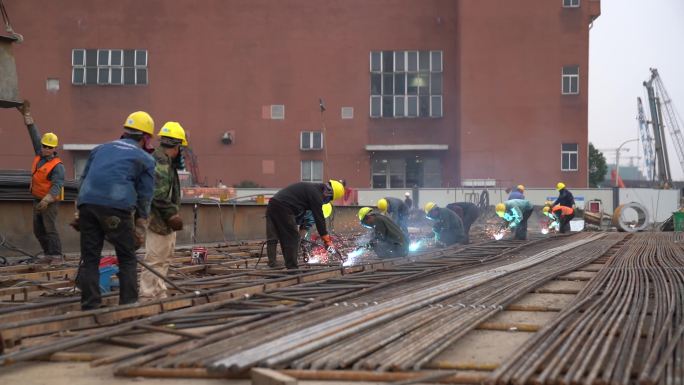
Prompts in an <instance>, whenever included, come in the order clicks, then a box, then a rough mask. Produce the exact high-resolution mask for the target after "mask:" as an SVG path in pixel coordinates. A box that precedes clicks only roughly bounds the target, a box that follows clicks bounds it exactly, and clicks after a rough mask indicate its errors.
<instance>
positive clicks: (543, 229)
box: [541, 227, 549, 235]
mask: <svg viewBox="0 0 684 385" xmlns="http://www.w3.org/2000/svg"><path fill="white" fill-rule="evenodd" d="M541 233H542V234H544V235H546V234H548V233H549V229H548V228H546V227H543V228H542V229H541Z"/></svg>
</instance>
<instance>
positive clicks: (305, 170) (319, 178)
mask: <svg viewBox="0 0 684 385" xmlns="http://www.w3.org/2000/svg"><path fill="white" fill-rule="evenodd" d="M302 182H323V161H321V160H303V161H302Z"/></svg>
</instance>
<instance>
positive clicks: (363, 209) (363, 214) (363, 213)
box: [359, 207, 373, 221]
mask: <svg viewBox="0 0 684 385" xmlns="http://www.w3.org/2000/svg"><path fill="white" fill-rule="evenodd" d="M371 211H373V209H372V208H370V207H361V208H360V209H359V220H360V221H363V219H364V218H366V215H368V213H369V212H371Z"/></svg>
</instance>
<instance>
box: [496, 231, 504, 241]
mask: <svg viewBox="0 0 684 385" xmlns="http://www.w3.org/2000/svg"><path fill="white" fill-rule="evenodd" d="M503 237H504V232H503V231H501V232H498V233H496V234H494V239H496V240H497V241H499V240H501V239H502V238H503Z"/></svg>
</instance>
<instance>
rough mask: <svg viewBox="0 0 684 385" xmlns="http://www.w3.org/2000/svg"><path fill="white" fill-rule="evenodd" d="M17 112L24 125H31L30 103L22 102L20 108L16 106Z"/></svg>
mask: <svg viewBox="0 0 684 385" xmlns="http://www.w3.org/2000/svg"><path fill="white" fill-rule="evenodd" d="M17 110H19V112H21V116H23V117H24V124H26V125H27V126H28V125H30V124H33V117H31V102H29V101H28V100H24V103H23V104H22V105H21V106H18V107H17Z"/></svg>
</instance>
